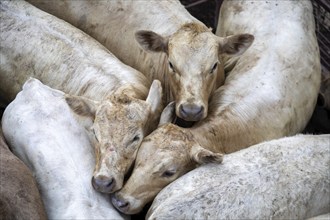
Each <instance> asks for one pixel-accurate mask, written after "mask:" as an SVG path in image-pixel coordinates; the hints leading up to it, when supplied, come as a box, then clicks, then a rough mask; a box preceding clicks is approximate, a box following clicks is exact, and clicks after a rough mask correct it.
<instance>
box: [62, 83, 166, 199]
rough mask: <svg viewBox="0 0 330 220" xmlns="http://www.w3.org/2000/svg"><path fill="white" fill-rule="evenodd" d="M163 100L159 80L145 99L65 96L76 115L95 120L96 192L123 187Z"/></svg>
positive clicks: (119, 96)
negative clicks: (101, 98)
mask: <svg viewBox="0 0 330 220" xmlns="http://www.w3.org/2000/svg"><path fill="white" fill-rule="evenodd" d="M161 99H162V88H161V85H160V82H159V81H154V82H153V84H152V86H151V88H150V91H149V95H148V97H147V99H146V100H140V99H136V98H132V97H129V96H127V95H114V96H111V97H109V98H108V99H107V100H103V101H101V102H95V101H92V100H90V99H87V98H83V97H77V96H71V95H67V96H66V101H67V103H68V104H69V106H70V107H71V108H72V110H73V111H74V112H75V113H77V114H79V115H83V116H87V117H91V118H92V119H93V121H94V122H93V125H92V128H91V131H92V132H93V135H92V136H93V137H94V144H95V156H96V165H95V170H94V175H93V178H92V185H93V187H94V188H95V189H96V190H98V191H100V192H104V193H112V192H114V191H116V190H118V189H120V188H121V187H122V185H123V180H124V175H125V174H126V173H127V172H128V170H129V168H130V167H131V165H132V164H133V162H134V160H135V157H136V153H137V150H138V148H139V146H140V144H141V142H142V139H143V138H144V136H145V135H147V134H148V132H150V126H152V123H155V124H156V123H157V122H155V121H154V120H153V119H155V118H157V117H156V115H158V116H159V115H160V111H161V106H162V104H161ZM156 126H157V124H156ZM156 126H155V127H156Z"/></svg>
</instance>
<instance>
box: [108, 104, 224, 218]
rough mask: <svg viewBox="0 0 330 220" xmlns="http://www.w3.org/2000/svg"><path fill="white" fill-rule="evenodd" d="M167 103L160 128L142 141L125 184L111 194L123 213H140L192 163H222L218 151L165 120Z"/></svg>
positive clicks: (192, 166)
mask: <svg viewBox="0 0 330 220" xmlns="http://www.w3.org/2000/svg"><path fill="white" fill-rule="evenodd" d="M171 105H172V106H167V107H166V108H165V109H164V111H163V113H162V117H161V120H160V127H158V128H157V129H156V130H155V131H154V132H153V133H151V134H150V135H149V136H147V137H146V138H145V139H144V140H143V142H142V145H141V147H140V149H139V151H138V154H137V158H136V161H135V166H134V169H133V172H132V175H131V176H130V178H129V179H128V181H127V183H126V184H125V185H124V187H123V188H122V189H121V190H120V191H118V192H116V193H115V194H114V195H113V197H112V203H113V205H114V206H115V207H116V208H117V209H118V210H120V211H121V212H123V213H126V214H135V213H138V212H140V211H141V210H142V208H143V207H144V206H145V204H146V203H148V202H150V201H151V200H153V198H154V197H155V196H156V195H157V193H158V192H159V191H160V190H161V189H163V188H164V187H165V186H166V185H168V184H169V183H171V182H173V181H174V180H175V179H177V178H179V177H180V176H182V175H183V174H185V173H187V172H188V171H190V170H192V169H193V168H194V167H195V166H196V165H199V164H203V163H210V162H216V163H220V162H222V158H223V155H222V154H220V153H213V152H211V151H209V150H207V149H205V148H203V147H201V146H200V145H199V144H198V143H197V142H196V141H195V140H194V138H193V136H192V134H191V133H190V132H189V131H188V130H185V129H183V128H180V127H178V126H176V125H174V124H171V123H167V122H168V121H169V120H167V119H166V118H171V115H172V113H171V111H172V112H173V115H174V105H173V104H171ZM170 108H172V109H173V110H171V109H170ZM169 112H170V113H169Z"/></svg>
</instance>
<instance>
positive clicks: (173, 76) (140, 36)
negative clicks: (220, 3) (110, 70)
mask: <svg viewBox="0 0 330 220" xmlns="http://www.w3.org/2000/svg"><path fill="white" fill-rule="evenodd" d="M29 2H31V3H32V4H34V5H36V6H37V7H39V8H41V9H43V10H45V11H47V12H49V13H51V14H53V15H55V16H57V17H59V18H62V19H64V20H66V21H68V22H69V23H71V24H73V25H74V26H76V27H79V28H80V29H82V30H83V31H85V32H86V33H88V34H89V35H91V36H93V37H94V38H95V39H97V40H98V41H99V42H101V43H102V44H103V45H105V46H106V47H107V48H108V49H109V50H110V51H111V52H113V53H114V54H115V55H116V56H117V57H118V58H119V59H121V60H122V61H123V62H125V63H126V64H128V65H130V66H132V67H133V68H136V69H137V70H139V71H141V72H142V73H144V74H146V75H147V76H148V78H149V79H158V80H160V81H161V82H162V85H163V87H164V89H165V91H166V92H165V93H166V94H167V99H166V100H165V102H166V103H168V102H169V101H170V100H172V97H171V95H172V96H173V98H174V100H175V101H176V114H177V115H178V116H179V117H181V118H183V119H185V120H187V121H199V120H201V119H203V118H205V117H206V116H207V114H208V101H209V98H210V96H211V94H212V93H213V92H214V91H215V89H217V88H218V87H219V86H220V85H222V84H223V80H224V74H223V65H222V61H221V59H220V54H224V53H225V54H241V53H243V52H244V51H245V50H246V49H247V48H248V47H249V46H250V45H251V43H252V41H253V36H252V35H249V34H241V33H239V34H237V35H235V36H230V37H227V36H226V37H224V38H222V37H218V36H216V35H214V34H213V33H212V32H211V30H209V29H208V28H207V27H206V26H205V25H204V24H202V23H201V22H200V21H198V20H197V19H195V18H194V17H192V16H191V15H190V14H189V12H188V11H187V10H186V9H185V8H184V7H183V5H181V4H180V2H179V1H178V0H171V1H158V0H150V1H136V0H110V1H72V0H56V1H49V0H29ZM139 44H140V46H139ZM141 48H142V49H141ZM149 52H152V53H149ZM170 92H171V94H170Z"/></svg>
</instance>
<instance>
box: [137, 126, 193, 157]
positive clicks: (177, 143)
mask: <svg viewBox="0 0 330 220" xmlns="http://www.w3.org/2000/svg"><path fill="white" fill-rule="evenodd" d="M191 142H193V139H192V136H191V135H190V134H187V133H186V132H185V131H184V130H183V129H182V128H180V127H178V126H176V125H173V124H166V125H164V126H162V127H159V128H157V129H156V130H155V131H154V132H153V133H151V134H150V135H149V136H147V137H146V138H145V139H144V140H143V142H142V145H146V146H148V148H149V147H154V149H163V150H170V151H171V150H175V149H178V150H180V149H183V148H185V146H186V145H188V144H189V143H191ZM183 145H184V146H183ZM185 149H186V148H185Z"/></svg>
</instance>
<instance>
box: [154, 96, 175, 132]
mask: <svg viewBox="0 0 330 220" xmlns="http://www.w3.org/2000/svg"><path fill="white" fill-rule="evenodd" d="M174 118H175V102H170V103H169V104H168V105H167V106H166V107H165V108H164V110H163V112H162V114H161V116H160V120H159V124H158V127H160V126H162V125H164V124H167V123H171V122H172V121H173V119H174Z"/></svg>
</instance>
